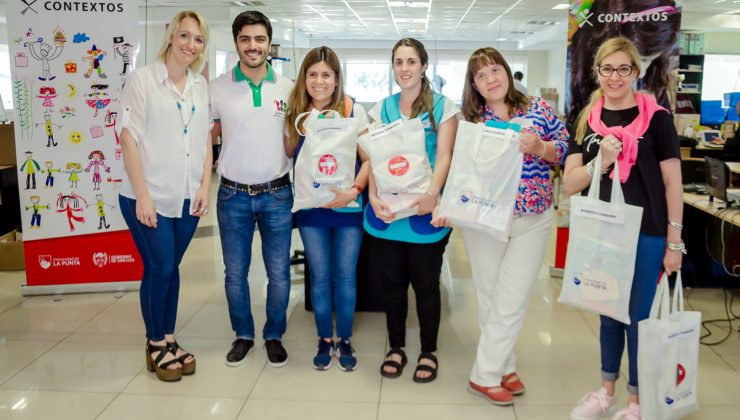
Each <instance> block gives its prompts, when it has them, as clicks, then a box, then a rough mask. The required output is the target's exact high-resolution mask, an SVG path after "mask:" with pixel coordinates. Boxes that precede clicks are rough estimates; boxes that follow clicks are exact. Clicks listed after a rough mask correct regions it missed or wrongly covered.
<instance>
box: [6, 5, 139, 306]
mask: <svg viewBox="0 0 740 420" xmlns="http://www.w3.org/2000/svg"><path fill="white" fill-rule="evenodd" d="M6 5H7V10H6V16H7V28H8V43H9V52H10V66H11V79H12V87H13V100H14V104H15V109H16V118H15V142H16V153H17V162H18V166H17V168H18V186H19V191H20V194H19V195H20V203H21V214H22V221H23V239H24V253H25V260H26V276H27V283H26V286H24V294H33V293H61V292H65V291H86V290H89V291H96V290H116V289H119V290H121V289H126V288H132V287H138V281H137V280H138V279H140V278H141V271H142V268H141V262H140V261H139V255H138V253H137V252H136V248H135V246H134V244H133V241H132V239H131V236H130V234H129V232H128V229H127V227H126V224H125V222H124V221H123V218H122V216H121V213H120V211H119V209H118V187H119V185H120V182H121V173H122V171H123V160H122V156H121V147H120V143H119V137H118V135H119V128H118V125H119V124H120V115H121V113H120V111H119V108H120V106H119V102H118V101H119V98H120V96H121V90H122V87H123V85H124V84H125V82H126V77H127V76H128V75H129V74H130V73H131V72H132V71H133V67H134V64H135V63H134V58H135V57H136V51H137V49H138V39H137V38H138V16H137V5H136V1H135V0H121V1H112V2H99V1H95V2H93V1H64V0H55V1H44V2H41V1H38V2H36V1H33V2H29V1H24V0H9V1H6ZM132 283H134V284H133V285H132ZM33 289H35V290H33Z"/></svg>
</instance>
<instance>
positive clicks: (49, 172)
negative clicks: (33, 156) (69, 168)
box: [41, 160, 62, 188]
mask: <svg viewBox="0 0 740 420" xmlns="http://www.w3.org/2000/svg"><path fill="white" fill-rule="evenodd" d="M61 171H62V170H61V169H59V168H55V167H54V162H53V161H50V160H47V161H46V162H44V169H42V170H41V173H42V174H46V181H45V182H44V188H54V173H58V172H61Z"/></svg>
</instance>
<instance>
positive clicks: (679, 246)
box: [665, 242, 686, 254]
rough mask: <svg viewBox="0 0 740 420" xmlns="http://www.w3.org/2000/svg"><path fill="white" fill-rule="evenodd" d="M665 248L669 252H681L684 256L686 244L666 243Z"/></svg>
mask: <svg viewBox="0 0 740 420" xmlns="http://www.w3.org/2000/svg"><path fill="white" fill-rule="evenodd" d="M665 247H666V248H668V249H670V250H671V251H681V253H682V254H686V244H685V243H683V242H678V243H674V242H666V243H665Z"/></svg>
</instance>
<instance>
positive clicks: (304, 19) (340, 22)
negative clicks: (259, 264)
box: [140, 0, 740, 42]
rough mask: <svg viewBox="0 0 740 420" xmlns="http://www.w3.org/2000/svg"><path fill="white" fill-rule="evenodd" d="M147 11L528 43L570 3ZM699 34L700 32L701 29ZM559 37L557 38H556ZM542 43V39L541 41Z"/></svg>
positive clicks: (725, 5)
mask: <svg viewBox="0 0 740 420" xmlns="http://www.w3.org/2000/svg"><path fill="white" fill-rule="evenodd" d="M140 3H141V4H142V5H143V4H145V3H146V4H147V5H148V6H150V7H151V6H170V7H173V6H174V7H178V8H185V7H192V8H195V9H198V8H200V7H208V8H213V7H219V6H222V7H229V8H232V11H234V10H235V11H237V12H238V11H239V10H242V9H247V8H255V9H257V10H260V11H262V12H264V13H265V14H266V15H267V16H269V17H270V18H271V19H272V20H273V21H274V22H276V23H278V24H279V25H281V26H283V27H287V28H295V30H296V31H298V32H301V33H303V34H304V35H305V36H307V37H309V38H328V39H397V38H398V37H399V36H414V37H418V38H436V39H438V40H496V41H513V42H526V40H527V39H528V38H542V37H543V35H544V36H545V37H547V36H549V35H554V34H560V33H563V34H564V33H565V32H566V27H567V9H559V10H554V9H553V7H554V6H555V5H557V4H562V3H565V4H567V3H568V1H567V0H416V1H392V0H242V1H229V0H218V1H204V0H177V1H164V0H163V1H160V0H148V1H145V0H141V1H140ZM680 3H681V4H682V6H683V11H684V13H689V14H701V15H710V14H711V15H718V14H735V15H738V16H740V0H684V1H682V2H680ZM699 29H701V28H699ZM558 38H559V37H558ZM541 41H542V40H541Z"/></svg>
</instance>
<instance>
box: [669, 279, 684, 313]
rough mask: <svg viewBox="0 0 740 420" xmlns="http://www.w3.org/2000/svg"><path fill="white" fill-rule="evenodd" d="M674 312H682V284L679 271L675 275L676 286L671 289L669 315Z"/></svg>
mask: <svg viewBox="0 0 740 420" xmlns="http://www.w3.org/2000/svg"><path fill="white" fill-rule="evenodd" d="M676 312H683V282H682V281H681V272H680V271H679V272H677V273H676V285H675V287H674V288H673V303H672V304H671V313H676Z"/></svg>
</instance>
